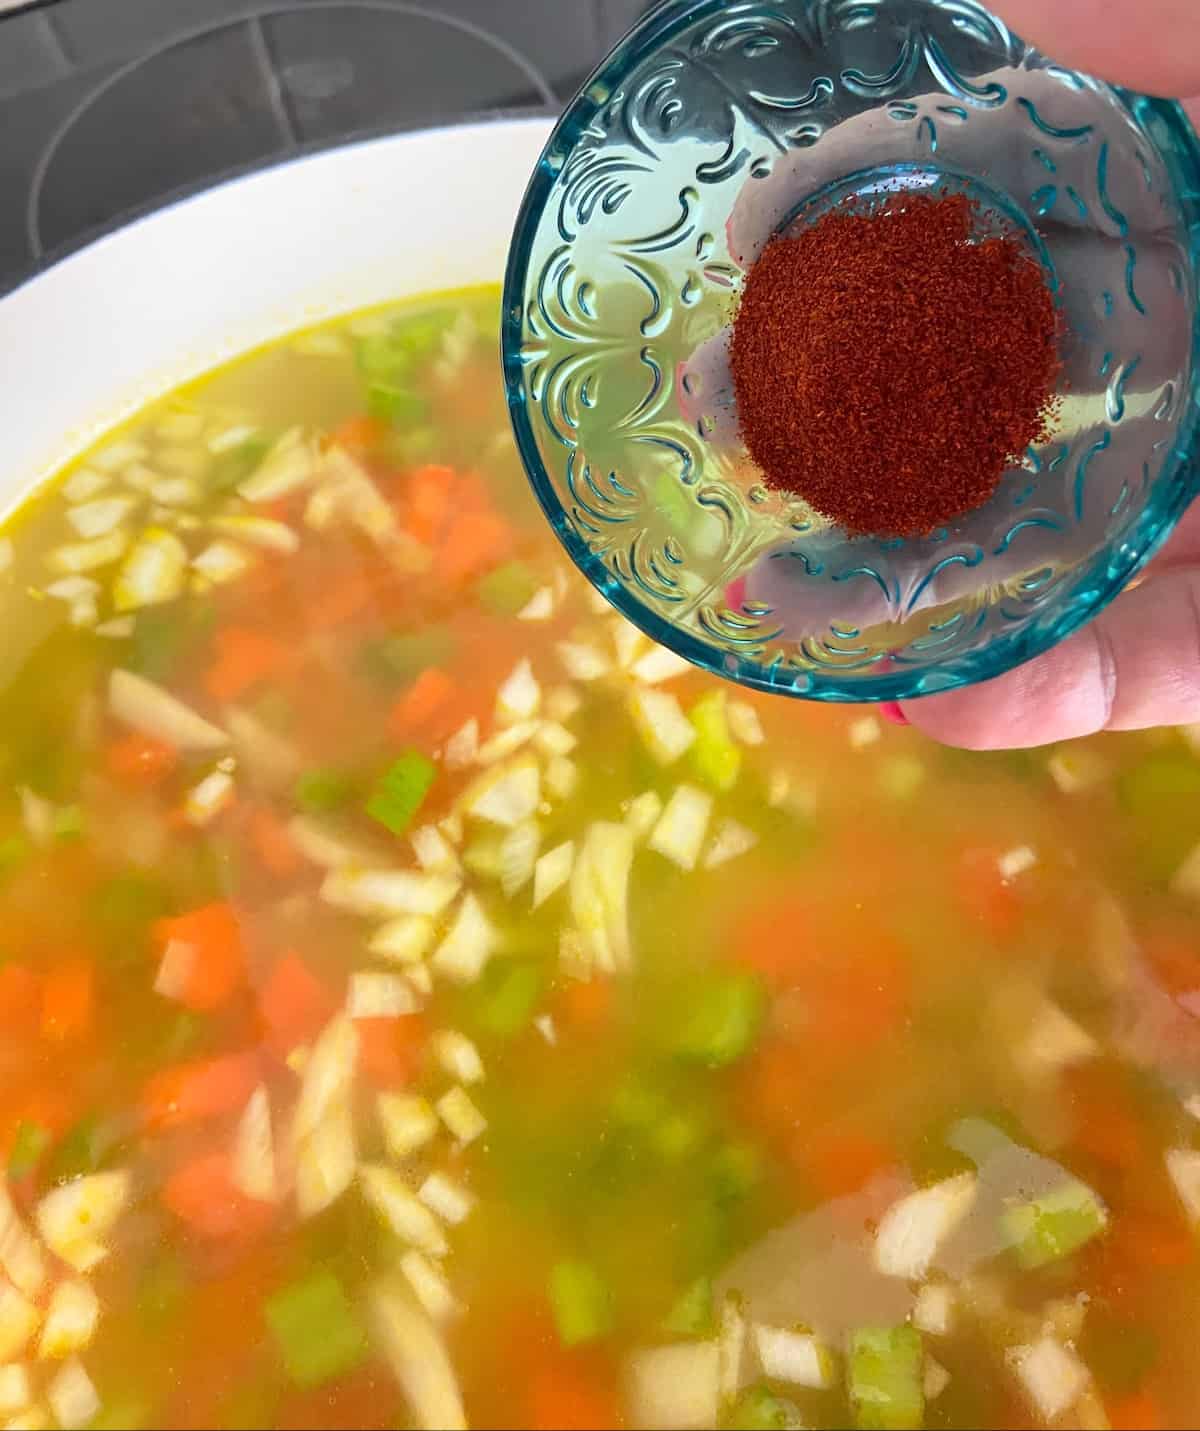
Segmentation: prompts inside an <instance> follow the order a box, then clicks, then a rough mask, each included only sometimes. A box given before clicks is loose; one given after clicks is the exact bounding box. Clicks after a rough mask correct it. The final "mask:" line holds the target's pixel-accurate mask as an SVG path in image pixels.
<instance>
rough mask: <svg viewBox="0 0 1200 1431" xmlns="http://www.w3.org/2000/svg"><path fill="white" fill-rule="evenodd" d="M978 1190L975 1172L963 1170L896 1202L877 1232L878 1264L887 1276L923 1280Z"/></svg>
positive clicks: (881, 1221)
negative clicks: (964, 1171) (963, 1171)
mask: <svg viewBox="0 0 1200 1431" xmlns="http://www.w3.org/2000/svg"><path fill="white" fill-rule="evenodd" d="M978 1191H979V1184H978V1180H977V1178H976V1177H975V1174H974V1173H959V1174H958V1175H957V1176H956V1177H953V1178H945V1179H944V1180H943V1181H942V1182H940V1183H934V1184H932V1185H931V1186H930V1187H925V1188H919V1189H918V1190H917V1191H916V1192H913V1193H909V1194H908V1196H907V1197H902V1198H901V1199H900V1201H899V1202H895V1203H893V1204H892V1205H891V1207H889V1208H888V1210H887V1212H885V1213H884V1215H883V1217H882V1218H881V1219H880V1222H879V1226H878V1228H877V1229H876V1232H875V1266H876V1267H877V1268H878V1269H879V1271H880V1272H882V1273H883V1274H884V1275H885V1276H887V1277H904V1278H906V1279H908V1280H909V1281H911V1282H916V1281H920V1279H921V1278H922V1277H924V1276H925V1274H926V1272H927V1271H928V1270H929V1265H930V1263H931V1262H932V1261H933V1259H934V1257H935V1256H936V1254H937V1251H938V1249H939V1248H940V1247H941V1246H942V1245H943V1243H945V1241H946V1239H947V1238H948V1237H949V1236H950V1235H951V1234H952V1233H953V1232H954V1231H955V1229H956V1228H957V1227H958V1226H959V1224H960V1223H961V1222H962V1220H963V1219H964V1218H965V1217H966V1215H967V1213H968V1212H970V1210H971V1208H972V1207H973V1206H974V1203H975V1197H976V1194H977V1193H978Z"/></svg>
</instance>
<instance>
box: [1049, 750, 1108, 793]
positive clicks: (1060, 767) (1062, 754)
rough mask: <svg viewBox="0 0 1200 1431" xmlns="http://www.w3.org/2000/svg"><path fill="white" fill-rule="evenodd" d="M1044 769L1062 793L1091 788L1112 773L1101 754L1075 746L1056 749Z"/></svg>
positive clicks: (1078, 791) (1077, 791)
mask: <svg viewBox="0 0 1200 1431" xmlns="http://www.w3.org/2000/svg"><path fill="white" fill-rule="evenodd" d="M1046 769H1047V770H1048V771H1049V772H1050V778H1051V779H1052V780H1053V781H1054V783H1055V785H1057V786H1058V788H1059V789H1060V790H1061V791H1062V793H1063V794H1064V795H1078V794H1079V793H1080V792H1081V791H1084V790H1092V789H1094V788H1095V787H1096V786H1097V785H1100V784H1102V783H1103V782H1104V781H1105V780H1107V779H1108V777H1109V775H1110V774H1111V773H1112V767H1111V766H1110V765H1109V763H1108V761H1107V760H1105V759H1104V757H1103V756H1102V755H1097V754H1096V752H1095V751H1092V750H1082V749H1077V748H1076V747H1075V746H1070V747H1068V748H1067V749H1065V750H1059V751H1056V752H1055V754H1054V755H1052V756H1051V757H1050V759H1049V760H1048V761H1047V762H1046Z"/></svg>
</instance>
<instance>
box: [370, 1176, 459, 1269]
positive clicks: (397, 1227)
mask: <svg viewBox="0 0 1200 1431" xmlns="http://www.w3.org/2000/svg"><path fill="white" fill-rule="evenodd" d="M358 1179H359V1182H360V1183H361V1184H362V1190H363V1196H364V1197H365V1198H366V1200H367V1201H368V1202H369V1203H370V1204H371V1206H372V1207H373V1208H374V1209H375V1211H376V1212H377V1213H378V1214H379V1215H380V1217H381V1218H382V1219H383V1220H384V1222H385V1223H386V1224H387V1226H388V1228H389V1229H390V1230H391V1231H392V1232H394V1233H395V1234H396V1236H397V1237H398V1238H399V1239H400V1240H401V1242H406V1243H408V1245H409V1246H410V1247H415V1248H417V1249H418V1250H419V1251H421V1252H428V1253H429V1254H430V1255H431V1256H434V1257H443V1256H445V1254H446V1251H447V1243H446V1235H445V1233H444V1232H443V1231H442V1229H441V1225H440V1224H439V1223H438V1221H437V1219H436V1218H435V1217H434V1216H433V1214H432V1213H431V1212H430V1211H429V1209H428V1208H427V1207H426V1206H425V1204H424V1203H423V1202H421V1201H420V1200H419V1199H418V1198H417V1196H416V1194H415V1193H414V1192H413V1191H412V1189H411V1188H409V1186H408V1185H407V1183H406V1182H405V1181H404V1179H403V1178H402V1177H401V1176H400V1174H399V1173H398V1172H397V1171H396V1170H395V1168H389V1167H386V1166H384V1165H383V1164H382V1163H364V1164H363V1166H362V1167H361V1168H360V1169H359V1170H358Z"/></svg>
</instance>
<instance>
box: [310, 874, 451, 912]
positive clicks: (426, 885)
mask: <svg viewBox="0 0 1200 1431" xmlns="http://www.w3.org/2000/svg"><path fill="white" fill-rule="evenodd" d="M460 885H461V880H459V878H458V877H457V876H456V875H447V874H426V873H423V872H422V873H418V872H417V871H415V870H372V869H356V868H342V869H333V870H330V872H329V873H328V874H327V875H326V876H325V879H324V882H323V883H322V885H321V898H322V899H323V900H324V901H325V902H326V904H332V905H334V906H335V907H336V908H338V909H347V910H349V911H350V912H351V913H353V914H363V915H367V916H368V917H371V916H373V917H375V918H386V917H387V916H388V915H395V914H429V915H435V914H440V913H441V912H442V910H443V909H445V908H446V906H447V905H448V904H449V903H450V902H451V900H453V898H454V896H455V895H456V894H457V893H458V891H459V887H460Z"/></svg>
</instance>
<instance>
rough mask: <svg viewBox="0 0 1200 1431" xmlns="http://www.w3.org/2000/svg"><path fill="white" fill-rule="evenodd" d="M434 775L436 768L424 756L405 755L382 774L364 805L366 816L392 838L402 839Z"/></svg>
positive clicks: (408, 752) (414, 752) (418, 753)
mask: <svg viewBox="0 0 1200 1431" xmlns="http://www.w3.org/2000/svg"><path fill="white" fill-rule="evenodd" d="M436 775H437V766H436V765H434V763H433V761H432V760H430V759H429V758H428V757H427V756H424V755H422V754H421V753H420V751H417V750H408V751H405V753H404V754H403V755H402V756H401V757H400V758H399V760H395V761H393V762H392V764H391V765H390V766H389V767H388V768H387V770H386V771H384V773H383V776H382V777H381V778H380V781H379V783H378V785H376V787H375V790H374V793H373V794H372V795H371V798H370V799H369V800H368V801H367V803H366V812H367V814H368V815H370V817H371V818H372V819H373V820H378V821H379V823H380V824H381V825H383V826H385V827H386V828H387V829H389V830H390V831H391V832H392V834H393V835H402V834H403V833H404V832H405V830H407V829H408V827H409V825H410V824H411V823H412V818H413V816H414V815H415V814H416V813H417V811H418V810H419V809H420V808H421V804H422V802H423V801H424V799H425V796H426V795H427V794H428V793H429V787H430V786H431V785H432V784H433V781H434V777H435V776H436Z"/></svg>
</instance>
